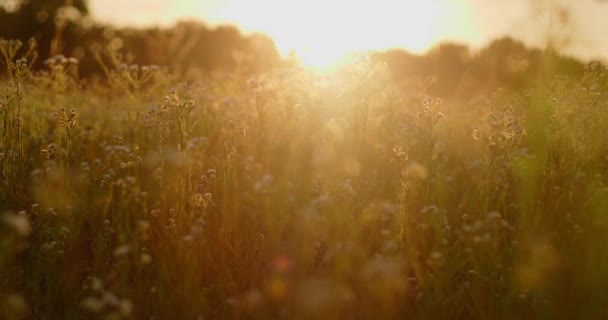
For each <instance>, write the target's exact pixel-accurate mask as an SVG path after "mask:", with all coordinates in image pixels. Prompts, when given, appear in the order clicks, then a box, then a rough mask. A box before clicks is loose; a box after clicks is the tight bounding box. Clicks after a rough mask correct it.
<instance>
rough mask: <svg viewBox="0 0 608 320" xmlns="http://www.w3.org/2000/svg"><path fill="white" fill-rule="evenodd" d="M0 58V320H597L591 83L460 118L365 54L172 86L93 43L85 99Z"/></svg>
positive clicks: (602, 211) (172, 80)
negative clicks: (2, 66)
mask: <svg viewBox="0 0 608 320" xmlns="http://www.w3.org/2000/svg"><path fill="white" fill-rule="evenodd" d="M18 44H19V43H17V42H14V41H13V42H10V41H3V42H0V47H1V49H2V50H1V52H3V54H4V55H5V58H6V59H4V60H5V61H7V63H6V65H7V71H8V73H7V80H6V81H4V82H2V85H1V91H0V92H1V94H0V117H1V119H2V121H1V122H0V139H1V140H0V177H1V179H0V228H2V230H1V232H0V315H1V317H2V318H4V319H24V318H27V317H31V318H36V319H83V318H84V319H129V318H133V319H150V318H155V319H200V318H211V319H216V318H245V319H258V318H259V319H269V318H287V319H291V318H321V319H336V318H338V319H342V318H344V319H353V318H361V319H368V318H399V319H401V318H412V319H538V318H547V319H576V318H578V319H604V318H606V316H608V314H607V312H608V311H607V310H606V303H607V302H608V301H607V299H606V296H605V291H606V288H608V251H606V250H605V248H604V244H605V243H606V241H607V240H608V238H607V237H608V232H607V231H608V230H607V229H608V220H607V219H606V213H607V212H608V211H607V210H608V202H607V200H606V199H608V166H607V165H606V164H607V163H608V144H607V143H606V140H605V137H606V136H608V135H607V134H608V132H606V130H608V129H606V128H607V127H606V125H605V124H606V123H608V118H607V117H608V116H607V114H608V113H606V112H604V111H605V110H606V103H607V102H606V101H608V100H606V99H605V97H606V94H607V88H606V86H607V85H606V83H607V82H606V80H607V74H608V72H607V71H606V68H605V67H604V66H602V65H599V64H592V65H589V66H588V67H587V68H586V69H585V71H584V74H583V75H582V76H580V77H576V78H571V77H554V76H553V75H552V71H547V72H545V70H551V65H550V64H542V65H545V68H547V69H540V71H539V73H538V75H537V77H536V78H535V79H537V81H535V82H534V83H533V86H532V87H531V88H530V89H527V90H498V91H495V92H494V94H492V95H488V96H487V97H486V98H483V99H478V100H474V101H472V102H470V103H468V104H466V103H463V102H461V101H460V100H459V99H438V98H436V97H433V96H431V95H429V93H428V90H432V88H429V87H428V86H426V83H425V82H424V81H423V82H417V81H413V80H412V81H409V82H408V84H407V86H406V87H404V86H402V85H401V84H400V85H397V83H396V82H395V81H394V79H393V78H392V77H391V74H390V72H389V70H387V68H386V65H383V64H376V63H374V62H373V60H372V59H369V57H365V56H362V57H361V59H359V61H358V62H356V63H354V64H352V65H349V66H345V67H344V68H343V69H341V70H339V71H337V72H336V73H334V74H331V75H318V74H314V73H312V72H310V71H307V70H303V69H300V68H298V67H294V66H285V67H284V68H282V69H275V70H272V71H269V72H264V73H258V74H255V75H253V74H251V73H248V72H246V71H243V70H238V69H237V70H236V71H234V70H233V71H230V72H214V73H207V74H205V75H204V76H203V77H201V78H200V81H198V82H188V83H186V82H179V81H178V80H177V79H176V77H173V76H171V75H169V74H168V73H167V72H166V70H164V68H160V67H156V66H139V65H136V64H134V63H135V61H136V60H132V59H131V57H129V56H127V55H122V54H120V53H118V52H116V51H114V50H111V48H110V49H108V50H107V51H106V52H105V53H103V52H100V53H99V55H98V61H99V62H101V65H102V67H101V68H102V70H103V71H104V74H105V75H106V78H105V80H102V81H99V82H94V81H84V80H82V79H80V78H79V72H78V68H79V61H78V60H77V59H74V58H66V57H63V56H59V57H56V58H53V59H50V60H47V61H46V62H45V67H44V69H43V70H42V71H37V72H34V71H31V69H30V67H29V66H30V63H31V58H32V55H31V53H30V54H29V55H27V56H24V57H22V56H20V54H19V53H15V54H8V55H7V53H11V52H13V51H14V50H13V49H11V48H14V47H15V46H17V45H18ZM19 52H21V51H19ZM454 52H457V53H459V54H460V53H461V50H460V49H457V50H454ZM541 58H542V57H541ZM539 59H540V58H539ZM547 59H549V60H550V59H551V57H550V56H549V54H548V56H547ZM454 68H455V69H458V68H459V67H458V63H456V62H455V66H454Z"/></svg>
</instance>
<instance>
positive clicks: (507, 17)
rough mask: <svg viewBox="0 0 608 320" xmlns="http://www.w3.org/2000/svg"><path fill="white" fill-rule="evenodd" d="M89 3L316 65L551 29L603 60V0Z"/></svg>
mask: <svg viewBox="0 0 608 320" xmlns="http://www.w3.org/2000/svg"><path fill="white" fill-rule="evenodd" d="M549 4H552V7H550V6H549ZM90 6H91V11H92V14H93V15H94V16H95V17H96V18H97V19H99V20H101V21H103V22H108V23H113V24H117V25H122V26H124V25H130V26H152V25H159V24H160V25H162V26H171V25H172V24H174V23H175V22H176V21H178V20H181V19H200V20H203V21H205V22H206V23H207V24H209V25H220V24H234V25H236V26H237V27H239V28H240V29H241V30H242V31H243V32H244V33H245V34H248V33H252V32H260V33H264V34H267V35H269V36H270V37H271V38H273V39H274V40H275V42H276V44H277V47H278V48H279V51H280V52H281V53H282V54H284V55H286V54H288V53H289V52H290V51H292V50H293V51H295V52H296V54H298V55H300V56H302V57H304V58H309V59H310V60H311V61H315V60H316V61H317V62H319V63H321V62H323V61H331V60H333V59H336V58H337V57H338V56H340V55H342V54H345V53H347V52H351V51H361V50H384V49H388V48H394V47H397V48H404V49H407V50H409V51H411V52H415V53H422V52H424V51H426V50H428V49H429V48H431V47H432V46H433V45H435V44H437V43H438V42H441V41H446V40H447V41H456V42H461V43H465V44H468V45H470V46H472V47H474V48H476V47H481V46H483V45H484V44H486V43H487V42H488V41H490V40H491V39H494V38H497V37H500V36H505V35H510V36H513V37H515V38H517V39H519V40H522V41H524V42H525V43H527V44H529V45H543V44H544V43H546V39H547V34H549V33H551V34H553V35H554V38H555V39H557V40H558V42H557V43H559V44H560V46H561V47H562V50H563V51H564V52H566V53H568V54H571V55H574V56H578V57H580V58H584V59H593V58H600V59H606V58H608V37H606V36H605V33H604V32H603V31H602V30H608V1H607V0H90ZM550 8H554V9H553V10H552V9H550ZM555 8H557V9H555ZM562 9H565V10H562ZM549 30H552V31H551V32H550V31H549Z"/></svg>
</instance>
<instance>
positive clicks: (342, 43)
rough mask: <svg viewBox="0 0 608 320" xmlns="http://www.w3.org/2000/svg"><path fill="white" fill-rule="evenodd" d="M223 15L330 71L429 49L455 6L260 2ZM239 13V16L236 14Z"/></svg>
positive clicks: (407, 1)
mask: <svg viewBox="0 0 608 320" xmlns="http://www.w3.org/2000/svg"><path fill="white" fill-rule="evenodd" d="M245 3H247V2H243V1H238V2H236V1H235V2H234V5H235V6H234V7H233V8H230V5H229V4H230V2H228V3H227V4H226V5H225V6H224V10H227V11H230V12H231V15H232V19H233V20H234V21H238V24H239V25H240V26H242V27H244V28H245V29H248V30H253V31H257V32H260V31H261V32H263V33H265V34H267V35H269V36H270V37H271V38H273V39H274V41H275V43H276V45H277V47H278V49H279V51H280V53H281V54H282V55H283V56H285V57H286V56H288V55H289V54H290V53H295V55H296V56H297V58H298V60H299V61H301V64H302V65H303V66H306V67H309V68H314V69H326V68H328V67H331V66H333V65H335V64H338V63H340V62H341V61H343V59H344V57H345V56H348V55H349V54H351V53H354V52H361V51H368V50H383V49H387V48H393V47H402V48H406V49H408V50H410V51H413V52H422V51H424V50H427V49H429V48H430V47H431V46H432V45H433V44H434V43H436V42H437V41H438V38H439V36H440V32H441V28H443V27H445V23H446V19H445V16H446V14H449V13H450V12H452V11H453V10H454V9H455V8H454V7H453V4H454V1H451V0H375V1H352V0H332V1H327V0H308V1H295V0H259V1H251V2H250V3H251V5H245ZM237 8H238V10H237Z"/></svg>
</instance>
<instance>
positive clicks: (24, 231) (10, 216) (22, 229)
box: [2, 213, 32, 237]
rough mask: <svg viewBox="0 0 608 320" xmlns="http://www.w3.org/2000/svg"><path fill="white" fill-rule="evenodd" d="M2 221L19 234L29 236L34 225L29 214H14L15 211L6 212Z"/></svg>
mask: <svg viewBox="0 0 608 320" xmlns="http://www.w3.org/2000/svg"><path fill="white" fill-rule="evenodd" d="M2 222H3V223H4V224H5V225H7V226H8V227H9V228H10V229H12V230H13V231H15V233H17V234H18V235H19V236H22V237H27V236H29V235H30V233H31V232H32V227H31V225H30V220H29V219H28V217H27V215H25V214H24V213H22V214H14V213H5V214H4V215H3V216H2Z"/></svg>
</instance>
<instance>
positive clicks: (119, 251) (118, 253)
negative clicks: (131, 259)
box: [114, 244, 131, 257]
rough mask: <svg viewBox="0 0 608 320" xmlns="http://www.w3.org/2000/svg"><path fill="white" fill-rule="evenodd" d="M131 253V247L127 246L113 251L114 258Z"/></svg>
mask: <svg viewBox="0 0 608 320" xmlns="http://www.w3.org/2000/svg"><path fill="white" fill-rule="evenodd" d="M129 252H131V247H130V246H129V245H128V244H125V245H122V246H120V247H117V248H116V249H114V256H115V257H124V256H126V255H127V254H129Z"/></svg>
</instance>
